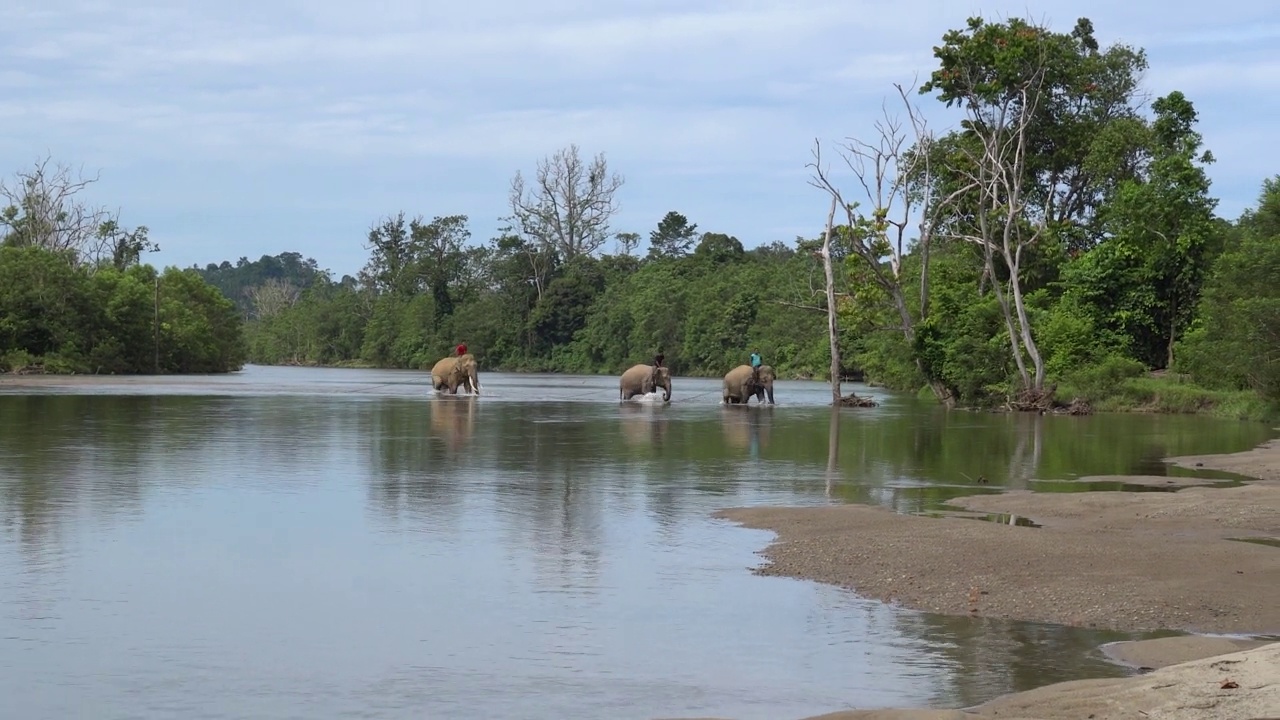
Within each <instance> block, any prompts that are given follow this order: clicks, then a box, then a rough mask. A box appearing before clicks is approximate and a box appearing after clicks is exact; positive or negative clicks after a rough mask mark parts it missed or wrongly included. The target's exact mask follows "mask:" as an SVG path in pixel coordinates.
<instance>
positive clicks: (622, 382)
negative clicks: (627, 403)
mask: <svg viewBox="0 0 1280 720" xmlns="http://www.w3.org/2000/svg"><path fill="white" fill-rule="evenodd" d="M658 388H662V389H663V391H664V392H663V394H662V402H671V370H670V368H667V367H660V366H659V367H655V366H653V365H643V364H642V365H632V366H631V368H630V369H628V370H627V371H626V372H624V373H622V377H621V378H620V379H619V380H618V397H619V398H620V399H622V400H630V399H631V398H633V397H635V396H636V395H648V394H649V393H651V392H653V391H654V390H656V389H658Z"/></svg>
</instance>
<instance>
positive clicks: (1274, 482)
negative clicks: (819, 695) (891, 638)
mask: <svg viewBox="0 0 1280 720" xmlns="http://www.w3.org/2000/svg"><path fill="white" fill-rule="evenodd" d="M1171 461H1172V462H1175V463H1176V464H1179V465H1183V466H1186V467H1203V468H1210V469H1218V470H1225V471H1228V472H1233V473H1238V474H1241V475H1246V476H1249V477H1251V478H1256V480H1254V481H1251V482H1249V483H1247V484H1245V485H1243V486H1240V487H1231V488H1208V487H1198V486H1196V485H1197V484H1198V483H1197V481H1195V480H1193V479H1187V480H1181V479H1178V480H1175V483H1176V484H1178V485H1180V486H1182V489H1180V490H1178V491H1177V492H1169V493H1164V492H1083V493H1060V494H1047V493H1046V494H1036V493H1032V492H1027V491H1020V492H1010V493H1005V494H1000V495H975V496H969V497H965V498H961V499H959V500H956V501H954V502H953V503H952V505H953V506H954V507H955V508H956V510H957V511H958V514H961V515H962V514H964V513H966V512H967V513H969V514H979V515H984V514H987V513H1008V514H1014V515H1019V516H1023V517H1026V518H1029V519H1030V520H1032V521H1033V522H1035V523H1037V524H1038V525H1040V527H1023V526H1018V525H1011V524H1002V523H995V522H989V521H978V520H975V519H970V518H965V517H959V516H957V517H945V518H926V517H918V516H912V515H902V514H898V513H894V512H892V511H889V510H886V509H882V508H875V507H867V506H861V505H850V506H838V507H819V508H769V507H759V508H735V509H728V510H723V511H721V512H719V513H717V515H718V516H719V517H723V518H728V519H731V520H734V521H736V522H738V523H741V524H743V525H745V526H748V527H753V528H760V529H768V530H772V531H774V532H776V533H777V535H778V538H777V540H776V541H775V542H774V543H773V544H771V545H770V546H769V547H768V548H767V549H765V550H764V551H763V553H762V554H763V555H764V556H765V557H766V558H767V559H768V562H767V564H766V565H764V566H763V567H761V568H758V569H757V570H756V572H758V573H760V574H765V575H783V576H790V577H796V578H803V579H809V580H816V581H818V582H824V583H830V584H835V585H840V586H843V587H847V588H850V589H852V590H855V591H857V592H858V593H860V594H862V595H863V596H865V597H872V598H880V599H882V600H884V601H887V602H893V603H895V604H899V605H903V606H906V607H911V608H915V609H920V610H926V611H931V612H939V613H946V614H954V615H985V616H991V617H1003V618H1010V619H1017V620H1030V621H1040V622H1051V623H1061V624H1069V625H1087V626H1094V627H1107V628H1114V629H1118V630H1154V629H1175V630H1185V631H1191V632H1209V633H1232V634H1253V635H1276V634H1280V599H1278V598H1280V546H1276V543H1280V482H1278V481H1280V441H1272V442H1269V443H1266V444H1264V445H1262V446H1260V447H1258V448H1256V449H1253V450H1249V451H1246V452H1242V453H1234V454H1229V455H1221V456H1197V457H1185V458H1174V459H1172V460H1171ZM1107 479H1109V480H1121V479H1124V480H1126V481H1129V482H1132V481H1134V479H1130V478H1119V477H1117V478H1107ZM1166 480H1168V478H1155V477H1147V478H1142V479H1138V480H1137V483H1138V484H1153V485H1158V484H1168V483H1166V482H1165V481H1166ZM1240 538H1253V539H1254V540H1262V541H1263V542H1262V543H1257V542H1243V541H1241V540H1240ZM1266 542H1270V543H1272V544H1270V545H1268V544H1264V543H1266ZM1107 652H1108V654H1109V655H1111V656H1112V657H1113V659H1115V660H1117V661H1118V662H1122V663H1126V664H1129V665H1132V666H1135V667H1142V668H1159V669H1157V670H1155V671H1154V672H1149V673H1147V674H1143V675H1137V676H1134V677H1129V678H1121V679H1103V680H1083V681H1075V682H1068V683H1060V684H1057V685H1050V686H1047V687H1044V688H1039V689H1036V690H1032V691H1029V692H1025V693H1017V694H1014V695H1009V696H1005V697H1002V698H997V699H995V700H993V701H991V702H989V703H987V704H985V705H983V706H980V707H978V708H970V709H969V710H967V711H960V710H948V709H937V710H874V711H845V712H841V713H834V714H830V715H823V716H820V717H821V720H855V719H856V720H950V719H954V720H961V719H964V718H970V719H972V718H977V717H999V718H1006V719H1014V718H1024V719H1038V720H1057V719H1058V718H1063V719H1065V718H1086V717H1087V718H1093V719H1094V720H1106V719H1108V718H1168V719H1173V718H1178V719H1186V720H1200V719H1201V718H1204V719H1206V720H1207V719H1208V718H1215V719H1217V718H1220V719H1222V720H1232V719H1235V718H1238V719H1240V720H1250V719H1254V718H1258V719H1261V718H1274V719H1276V720H1280V643H1266V644H1263V643H1259V642H1257V641H1249V640H1236V639H1229V638H1221V637H1180V638H1162V639H1159V640H1149V641H1142V642H1138V643H1121V644H1118V645H1116V646H1113V647H1110V648H1107ZM1222 653H1228V654H1226V655H1223V654H1222ZM1210 656H1213V658H1212V659H1207V658H1210ZM1227 679H1231V680H1233V681H1234V682H1235V683H1237V684H1238V685H1239V687H1238V688H1222V687H1220V685H1221V683H1222V682H1223V681H1224V680H1227ZM813 720H817V719H816V718H815V719H813Z"/></svg>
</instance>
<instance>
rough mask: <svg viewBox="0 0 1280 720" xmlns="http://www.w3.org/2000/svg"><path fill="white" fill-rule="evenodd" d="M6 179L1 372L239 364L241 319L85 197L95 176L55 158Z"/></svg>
mask: <svg viewBox="0 0 1280 720" xmlns="http://www.w3.org/2000/svg"><path fill="white" fill-rule="evenodd" d="M18 178H19V182H18V183H17V185H16V186H15V187H14V188H9V187H8V186H4V187H2V188H0V192H2V193H3V194H4V195H5V196H7V198H8V200H9V203H10V204H9V205H8V206H6V207H4V208H3V209H2V210H0V225H2V226H3V234H2V235H0V372H6V371H19V372H27V371H35V370H43V371H47V372H79V373H155V372H171V373H208V372H227V371H230V370H236V369H239V368H240V367H241V366H242V365H243V363H244V359H245V351H246V348H245V343H244V334H243V323H242V320H241V318H240V315H239V313H237V312H236V309H235V306H234V305H233V304H232V303H231V302H230V301H229V300H227V298H226V297H225V296H224V295H223V294H222V293H221V292H219V291H218V289H217V288H215V287H213V286H211V285H209V284H208V283H206V282H205V281H204V279H203V278H201V277H200V274H199V273H197V272H195V271H193V270H179V269H178V268H172V267H171V268H167V269H166V270H165V271H164V272H163V273H162V274H161V273H158V272H157V271H156V269H155V268H153V267H151V266H150V265H142V264H140V262H139V257H140V256H141V254H142V253H143V252H145V251H148V250H152V249H154V245H152V244H151V243H150V242H149V241H147V229H146V228H145V227H140V228H137V229H134V230H125V229H124V228H122V227H121V226H120V225H119V223H118V222H117V221H116V219H115V217H114V216H110V215H108V214H106V213H105V212H103V211H101V210H95V209H92V208H89V207H87V206H85V205H84V204H83V203H81V202H80V201H79V200H78V198H77V194H78V193H79V191H80V190H81V189H83V188H84V187H85V186H86V185H87V184H88V182H91V181H83V180H76V179H72V178H71V176H70V175H69V173H67V172H66V171H65V170H64V169H58V170H57V171H55V172H50V171H49V170H48V167H47V164H46V163H41V164H39V165H37V166H36V169H35V170H34V171H32V172H24V173H20V174H19V175H18Z"/></svg>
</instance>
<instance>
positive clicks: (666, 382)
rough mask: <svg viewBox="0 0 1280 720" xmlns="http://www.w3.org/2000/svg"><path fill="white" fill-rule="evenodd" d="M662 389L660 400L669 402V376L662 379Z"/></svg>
mask: <svg viewBox="0 0 1280 720" xmlns="http://www.w3.org/2000/svg"><path fill="white" fill-rule="evenodd" d="M662 389H663V391H664V392H663V394H662V402H671V378H670V377H665V378H663V379H662Z"/></svg>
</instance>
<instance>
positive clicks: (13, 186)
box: [0, 157, 158, 267]
mask: <svg viewBox="0 0 1280 720" xmlns="http://www.w3.org/2000/svg"><path fill="white" fill-rule="evenodd" d="M96 182H98V176H97V175H94V176H93V177H86V176H85V175H84V174H83V172H77V173H75V174H74V175H73V174H72V170H71V168H70V167H68V166H66V165H63V164H61V163H59V164H56V165H52V164H51V160H50V158H48V157H46V158H44V159H42V160H39V161H37V162H36V164H35V167H34V168H32V169H30V170H23V171H19V172H18V173H16V174H15V178H14V181H13V182H6V181H2V180H0V226H3V228H4V237H3V238H2V239H3V240H4V242H6V243H8V244H10V245H16V246H24V247H39V248H44V249H46V250H51V251H54V252H70V253H72V254H73V256H74V259H75V261H77V262H84V263H88V264H90V265H91V266H97V265H99V264H102V263H103V262H105V261H110V262H112V263H113V264H115V265H116V266H117V267H124V266H126V265H129V264H132V263H134V262H137V260H138V258H139V257H140V255H141V254H142V253H143V252H147V251H154V250H157V249H158V248H157V247H156V246H155V245H154V243H152V242H150V241H149V240H148V239H147V228H146V227H145V226H143V227H138V228H137V229H135V230H128V229H127V228H125V227H123V226H122V225H121V224H120V213H119V211H118V210H116V211H109V210H107V209H106V208H105V207H91V206H90V205H88V204H87V203H85V202H84V201H83V200H81V199H80V195H81V193H83V192H84V190H85V189H87V188H88V187H89V186H90V185H92V184H93V183H96Z"/></svg>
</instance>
